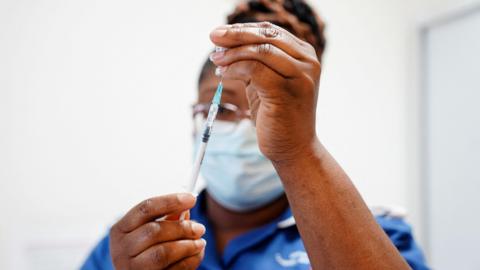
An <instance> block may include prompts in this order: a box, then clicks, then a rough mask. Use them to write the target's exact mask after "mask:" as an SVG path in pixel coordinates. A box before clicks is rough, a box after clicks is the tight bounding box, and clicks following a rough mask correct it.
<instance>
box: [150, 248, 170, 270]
mask: <svg viewBox="0 0 480 270" xmlns="http://www.w3.org/2000/svg"><path fill="white" fill-rule="evenodd" d="M150 259H151V261H152V263H153V264H155V265H159V266H161V267H162V268H163V267H164V266H166V265H167V262H168V252H167V251H166V250H165V247H164V246H158V247H157V248H156V249H155V251H153V252H152V254H151V257H150Z"/></svg>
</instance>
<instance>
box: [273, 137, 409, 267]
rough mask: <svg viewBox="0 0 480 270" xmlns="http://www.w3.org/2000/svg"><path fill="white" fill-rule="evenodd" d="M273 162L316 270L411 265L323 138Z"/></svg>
mask: <svg viewBox="0 0 480 270" xmlns="http://www.w3.org/2000/svg"><path fill="white" fill-rule="evenodd" d="M274 166H275V168H276V169H277V172H278V173H279V175H280V177H281V179H282V181H283V184H284V186H285V192H286V194H287V197H288V200H289V203H290V206H291V208H292V212H293V214H294V217H295V220H296V223H297V226H298V229H299V231H300V235H301V236H302V239H303V242H304V245H305V248H306V250H307V253H308V255H309V258H310V261H311V264H312V267H313V269H369V270H371V269H409V267H408V265H407V263H406V262H405V261H404V260H403V258H402V257H401V255H400V253H399V252H398V251H397V250H396V248H395V246H394V245H393V244H392V243H391V241H390V239H388V237H387V236H386V234H385V233H384V232H383V230H382V229H381V228H380V226H379V225H378V224H377V223H376V221H375V219H374V217H373V216H372V214H371V213H370V211H369V209H368V207H367V206H366V205H365V203H364V201H363V199H362V198H361V196H360V194H359V193H358V191H357V190H356V188H355V187H354V185H353V184H352V182H351V181H350V179H349V178H348V176H347V175H346V174H345V172H344V171H343V170H342V168H341V167H340V166H339V165H338V164H337V162H336V161H335V160H334V159H333V157H332V156H331V155H330V154H329V153H328V152H327V151H326V150H325V148H324V147H323V146H322V145H321V144H320V143H319V142H315V143H314V146H312V147H311V148H310V149H309V150H308V151H304V152H302V154H301V155H300V156H299V157H298V158H297V159H295V160H294V161H289V162H274Z"/></svg>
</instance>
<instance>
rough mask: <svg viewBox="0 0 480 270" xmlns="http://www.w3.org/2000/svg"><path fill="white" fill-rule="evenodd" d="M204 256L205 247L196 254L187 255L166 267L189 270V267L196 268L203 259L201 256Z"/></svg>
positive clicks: (172, 269)
mask: <svg viewBox="0 0 480 270" xmlns="http://www.w3.org/2000/svg"><path fill="white" fill-rule="evenodd" d="M204 256H205V249H203V250H202V251H201V252H200V253H198V254H197V255H193V256H191V257H188V258H186V259H184V260H181V261H179V262H177V263H175V264H172V265H171V266H170V267H168V268H167V269H168V270H190V269H197V268H198V266H199V265H200V263H201V262H202V260H203V257H204Z"/></svg>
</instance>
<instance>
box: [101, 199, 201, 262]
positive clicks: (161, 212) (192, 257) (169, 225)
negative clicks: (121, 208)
mask: <svg viewBox="0 0 480 270" xmlns="http://www.w3.org/2000/svg"><path fill="white" fill-rule="evenodd" d="M195 201H196V198H195V197H194V196H193V195H191V194H189V193H179V194H170V195H165V196H160V197H155V198H151V199H148V200H145V201H143V202H141V203H140V204H138V205H137V206H135V207H133V208H132V209H131V210H130V211H129V212H128V213H127V214H126V215H125V216H124V217H123V218H122V219H121V220H120V221H118V222H117V223H116V224H115V225H113V227H112V229H111V230H110V255H111V258H112V261H113V265H114V266H115V269H118V270H133V269H196V268H197V267H198V266H199V265H200V263H201V261H202V260H203V256H204V253H205V244H206V242H205V240H204V239H201V238H200V237H202V235H203V234H204V233H205V227H204V226H203V225H201V224H199V223H196V222H193V221H190V220H184V221H178V220H161V221H156V220H157V219H159V218H162V217H167V216H170V215H177V216H178V214H180V213H181V212H183V211H186V210H188V209H191V208H192V207H193V206H194V205H195Z"/></svg>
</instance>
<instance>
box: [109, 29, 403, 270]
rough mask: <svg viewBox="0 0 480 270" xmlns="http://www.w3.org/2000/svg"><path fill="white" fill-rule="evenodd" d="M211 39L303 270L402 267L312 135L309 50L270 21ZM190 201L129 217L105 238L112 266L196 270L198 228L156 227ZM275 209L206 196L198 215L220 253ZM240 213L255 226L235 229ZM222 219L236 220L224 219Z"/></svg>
mask: <svg viewBox="0 0 480 270" xmlns="http://www.w3.org/2000/svg"><path fill="white" fill-rule="evenodd" d="M210 38H211V40H212V42H213V43H214V44H215V45H217V46H221V47H225V48H228V50H227V51H226V52H217V53H214V54H213V55H212V60H213V62H214V63H215V65H217V66H220V67H222V71H223V76H224V81H225V83H226V84H227V82H228V81H230V80H231V81H237V82H236V83H235V84H236V85H235V86H233V85H230V86H229V87H230V88H232V89H231V90H232V92H236V94H235V93H232V95H228V94H226V95H225V99H227V98H232V103H233V100H235V101H237V102H236V103H242V102H244V100H243V99H241V96H242V94H241V93H243V92H244V93H246V99H247V103H248V108H249V109H250V110H251V112H252V120H253V121H254V122H255V123H256V127H257V129H256V131H257V138H258V144H259V147H260V150H261V151H262V153H263V154H264V155H265V156H266V157H267V158H268V159H269V160H270V161H271V162H272V164H273V165H274V167H275V169H276V171H277V173H278V174H279V176H280V178H281V180H282V183H283V186H284V189H285V194H286V198H287V199H288V203H289V205H290V207H291V209H292V213H293V215H294V217H295V220H296V224H297V228H298V230H299V232H300V235H301V237H302V240H303V243H304V246H305V249H306V251H307V253H308V256H309V259H310V263H311V265H312V268H313V269H365V270H366V269H369V270H370V269H382V270H383V269H410V268H409V266H408V264H407V263H406V262H405V260H404V259H403V258H402V256H401V255H400V254H399V252H398V251H397V249H396V248H395V246H394V245H393V244H392V243H391V241H390V239H389V238H388V237H387V235H386V234H385V233H384V232H383V230H382V229H381V228H380V226H379V225H378V224H377V223H376V221H375V219H374V217H373V216H372V214H371V213H370V211H369V209H368V207H367V206H366V205H365V202H364V201H363V199H362V198H361V196H360V194H359V193H358V191H357V190H356V188H355V186H354V185H353V183H352V182H351V180H350V179H349V177H348V176H347V175H346V174H345V172H344V171H343V170H342V168H341V167H340V166H339V164H338V163H337V162H336V161H335V159H334V158H333V157H332V156H331V155H330V154H329V153H328V151H327V150H326V149H325V147H324V146H323V145H322V144H321V143H320V139H319V138H318V136H317V134H316V131H315V114H316V102H317V95H318V88H319V78H320V71H321V65H320V62H319V61H318V58H317V56H316V54H315V50H314V49H313V47H312V46H311V45H310V44H308V43H306V42H304V41H302V40H300V39H298V38H297V37H295V36H294V35H292V34H291V33H289V32H287V31H286V30H284V29H282V28H279V27H277V26H274V25H272V24H269V23H247V24H237V25H226V26H221V27H218V28H216V29H215V30H214V31H213V32H212V33H211V35H210ZM212 85H215V83H213V82H212ZM206 88H210V86H209V87H206ZM205 92H207V91H206V90H205ZM211 96H212V94H211V93H210V94H209V95H207V94H205V96H203V93H202V90H201V92H200V95H199V100H200V101H209V100H210V99H211ZM203 99H205V100H203ZM224 101H225V102H228V101H226V100H224ZM242 106H243V105H242ZM291 131H294V132H291ZM194 204H195V198H194V197H193V196H192V195H188V194H172V195H166V196H161V197H156V198H153V199H149V200H146V201H144V202H143V203H141V204H139V205H138V206H136V207H134V208H133V209H132V210H130V212H129V213H127V215H125V217H123V218H122V219H121V220H120V221H119V222H118V223H117V224H115V225H114V226H113V228H112V230H111V233H110V237H111V240H110V247H111V256H112V259H113V263H114V265H115V267H116V268H117V269H196V268H197V267H198V265H199V264H200V263H201V260H202V258H203V253H204V242H202V241H201V240H199V238H200V237H201V235H203V233H204V228H202V227H200V226H195V223H194V222H191V221H156V219H157V218H159V217H163V216H169V215H170V216H171V215H173V216H174V217H175V216H178V214H179V213H181V212H182V211H184V210H187V209H191V208H192V207H193V205H194ZM284 204H285V200H284V199H280V200H278V201H277V202H274V203H272V204H271V205H269V206H268V207H265V208H264V209H262V210H259V212H261V211H265V212H264V213H263V214H264V215H267V216H268V215H270V217H268V218H267V217H264V216H263V215H260V214H257V213H259V212H252V213H248V214H244V215H243V216H242V214H239V213H233V212H229V211H228V210H226V209H224V208H223V207H222V206H221V205H219V204H216V203H215V202H214V201H213V200H212V199H211V198H209V199H208V200H207V213H208V216H209V218H210V219H211V221H212V222H214V228H215V230H216V235H217V237H218V238H219V239H220V241H221V243H220V244H219V245H218V246H217V247H218V248H219V249H220V250H222V249H223V248H224V247H225V244H226V243H228V241H229V240H231V239H232V238H233V237H235V236H236V235H238V234H240V233H242V232H244V231H246V230H249V229H251V228H253V227H255V226H257V224H258V225H261V224H263V223H266V222H268V221H269V220H272V219H273V218H274V217H276V216H278V214H279V213H280V212H281V211H283V209H285V205H284ZM245 215H249V218H248V219H250V218H252V219H255V220H254V221H248V222H247V223H243V222H244V220H245V219H247V218H245ZM242 217H243V218H242ZM229 218H232V219H237V221H238V222H242V223H240V224H238V225H239V226H236V225H237V224H233V223H230V222H226V220H228V219H229Z"/></svg>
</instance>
